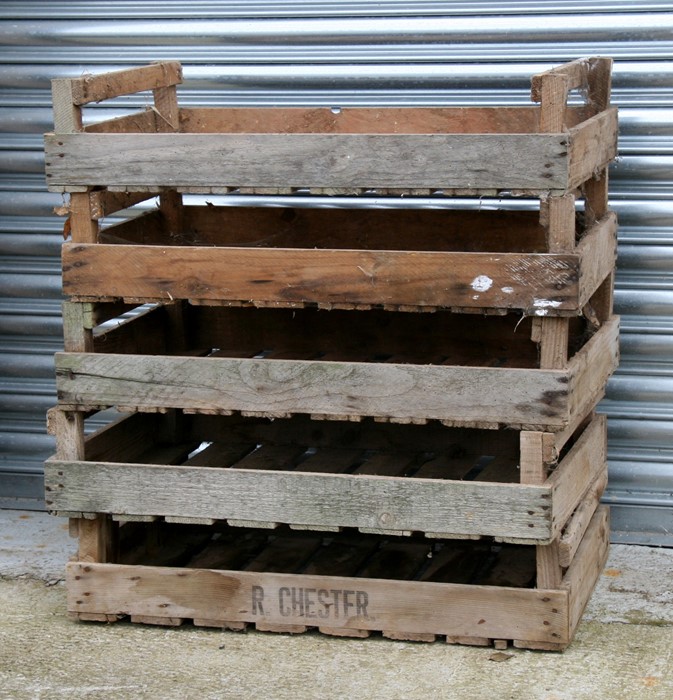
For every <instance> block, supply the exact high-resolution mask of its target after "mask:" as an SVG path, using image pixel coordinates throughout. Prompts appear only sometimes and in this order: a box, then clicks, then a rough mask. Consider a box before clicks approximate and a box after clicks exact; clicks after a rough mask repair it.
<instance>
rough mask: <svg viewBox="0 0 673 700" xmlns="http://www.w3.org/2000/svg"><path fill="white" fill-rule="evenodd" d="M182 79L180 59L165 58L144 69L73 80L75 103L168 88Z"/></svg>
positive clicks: (86, 76) (71, 81)
mask: <svg viewBox="0 0 673 700" xmlns="http://www.w3.org/2000/svg"><path fill="white" fill-rule="evenodd" d="M181 82H182V66H180V64H179V63H178V62H177V61H164V62H162V63H156V64H153V65H150V66H143V67H141V68H129V69H125V70H118V71H111V72H109V73H102V74H99V75H85V76H83V77H82V78H71V79H70V84H71V85H72V94H73V98H72V99H73V104H76V105H84V104H88V103H89V102H101V101H103V100H108V99H110V98H111V97H119V96H121V95H131V94H133V93H135V92H142V91H144V90H154V89H156V88H162V87H168V86H169V85H176V84H178V83H181Z"/></svg>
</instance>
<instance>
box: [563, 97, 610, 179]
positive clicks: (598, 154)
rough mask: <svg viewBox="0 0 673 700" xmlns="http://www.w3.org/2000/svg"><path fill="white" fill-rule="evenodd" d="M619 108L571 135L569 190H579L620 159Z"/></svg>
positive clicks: (588, 122) (599, 116) (576, 129)
mask: <svg viewBox="0 0 673 700" xmlns="http://www.w3.org/2000/svg"><path fill="white" fill-rule="evenodd" d="M617 133H618V124H617V108H616V107H611V108H610V109H608V110H606V111H604V112H601V113H599V114H597V115H596V116H595V117H592V118H591V119H588V120H587V121H586V122H584V123H583V124H581V125H580V126H577V127H573V128H572V129H570V131H569V132H568V137H569V140H570V141H569V148H568V155H569V158H570V165H569V168H570V171H569V180H568V189H574V188H575V187H579V185H581V184H582V183H583V182H586V181H587V180H589V179H591V178H592V177H593V176H594V173H595V172H597V171H600V170H601V169H603V168H604V167H606V166H607V165H608V163H610V162H611V161H612V160H614V159H615V158H616V157H617Z"/></svg>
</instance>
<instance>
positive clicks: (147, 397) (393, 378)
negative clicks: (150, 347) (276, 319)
mask: <svg viewBox="0 0 673 700" xmlns="http://www.w3.org/2000/svg"><path fill="white" fill-rule="evenodd" d="M56 373H57V386H58V392H59V401H60V402H61V404H62V405H63V406H64V407H69V406H77V407H84V406H101V407H102V406H117V405H122V406H137V407H139V408H143V407H147V408H149V407H166V408H170V407H176V408H189V409H195V410H199V409H210V410H213V409H214V410H234V411H248V412H253V411H255V412H260V413H268V412H274V413H279V412H280V413H310V414H323V415H325V416H333V415H351V414H357V415H363V416H389V417H394V418H415V417H418V416H423V417H424V418H426V419H428V418H431V419H432V418H435V419H438V420H455V421H469V420H480V421H493V422H501V423H508V424H511V423H519V424H539V425H548V426H550V428H551V429H554V428H555V429H557V430H558V429H562V428H563V426H564V425H565V423H566V422H567V420H568V402H569V398H570V397H569V396H568V385H567V380H568V375H567V373H566V372H563V371H558V372H556V371H540V370H524V369H513V370H502V369H498V368H495V369H492V368H474V367H466V368H464V367H450V366H432V365H429V366H416V365H398V364H392V363H389V364H380V363H349V362H326V361H317V362H311V361H302V360H254V359H250V360H248V359H244V360H239V359H227V358H218V357H214V358H191V357H190V358H185V357H167V356H128V355H119V354H105V355H95V354H78V353H59V354H57V356H56ZM577 390H578V391H580V389H579V388H578V389H577Z"/></svg>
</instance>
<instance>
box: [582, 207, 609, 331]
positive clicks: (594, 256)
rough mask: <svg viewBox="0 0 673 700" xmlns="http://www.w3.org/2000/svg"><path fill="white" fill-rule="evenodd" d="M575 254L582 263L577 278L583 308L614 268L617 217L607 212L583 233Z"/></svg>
mask: <svg viewBox="0 0 673 700" xmlns="http://www.w3.org/2000/svg"><path fill="white" fill-rule="evenodd" d="M577 253H578V255H579V256H580V260H581V261H582V262H581V264H580V278H579V305H580V307H583V306H584V305H585V304H586V303H587V302H588V301H589V300H590V299H591V297H592V296H593V295H594V293H595V292H596V290H597V289H598V288H599V287H600V285H601V284H602V283H603V281H604V280H605V279H606V278H607V277H608V276H609V275H610V274H611V273H612V272H613V270H614V268H615V261H616V259H617V216H616V215H615V214H614V213H613V212H608V213H607V214H606V216H605V217H604V218H602V219H601V220H600V221H598V222H597V223H596V224H595V225H594V226H592V227H591V228H590V229H589V230H588V231H587V232H586V233H585V235H584V236H583V237H582V239H581V240H580V242H579V245H578V246H577ZM601 320H606V319H605V318H603V319H601Z"/></svg>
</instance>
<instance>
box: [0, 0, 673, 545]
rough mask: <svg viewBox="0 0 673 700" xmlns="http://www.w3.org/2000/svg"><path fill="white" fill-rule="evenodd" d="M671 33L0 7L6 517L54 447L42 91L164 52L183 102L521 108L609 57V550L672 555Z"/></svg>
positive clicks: (413, 6) (285, 8) (568, 15)
mask: <svg viewBox="0 0 673 700" xmlns="http://www.w3.org/2000/svg"><path fill="white" fill-rule="evenodd" d="M672 30H673V2H667V1H661V0H659V1H657V0H653V1H650V2H647V1H642V2H633V1H632V0H612V1H611V2H609V3H608V2H601V1H600V0H586V1H582V2H580V1H579V0H565V1H554V2H548V1H545V0H536V1H535V2H532V1H530V0H519V1H518V2H513V1H511V2H508V1H506V0H503V1H501V2H491V1H490V0H482V1H480V2H458V1H446V2H421V1H417V2H415V1H414V0H404V1H402V0H383V1H382V2H377V3H369V2H359V1H357V0H352V1H350V2H343V3H334V2H328V1H327V0H316V1H313V2H308V1H305V2H299V1H295V2H290V1H283V0H276V1H273V0H269V1H266V2H263V1H261V0H260V1H256V2H250V3H238V2H227V1H225V0H204V1H202V2H195V3H184V2H176V1H174V0H165V1H164V2H162V3H161V4H157V3H153V2H152V3H150V2H142V1H134V2H131V1H127V0H120V1H118V2H116V3H114V4H109V3H102V2H88V1H84V0H73V1H71V2H68V3H65V2H46V1H42V0H37V1H33V2H11V1H9V2H4V3H2V7H1V8H0V32H1V35H2V38H1V40H0V41H1V43H2V45H3V46H2V53H3V57H4V61H3V65H2V68H0V71H1V74H0V95H1V100H0V149H1V150H2V160H0V271H1V274H0V335H1V337H2V340H1V345H0V348H1V352H0V358H1V359H0V397H1V398H0V446H1V450H0V454H1V457H0V506H8V507H16V506H18V505H20V506H23V507H40V500H39V499H40V498H41V491H42V483H41V473H42V466H41V463H42V460H43V459H44V458H45V457H46V456H47V455H48V454H49V452H50V450H51V449H52V443H51V439H50V438H49V437H48V436H47V435H46V433H45V429H44V413H45V411H46V409H47V408H49V407H50V406H51V405H53V403H54V402H55V396H54V383H53V379H52V375H53V370H52V361H51V357H52V354H53V352H54V351H55V350H56V349H58V348H59V347H60V344H61V340H60V333H61V324H60V280H59V257H58V255H59V246H60V241H61V233H60V222H59V221H58V219H57V218H56V217H55V216H54V215H53V214H52V209H53V207H55V206H58V205H60V204H61V199H60V197H58V196H55V195H52V194H50V193H48V192H47V191H46V188H45V185H44V177H43V174H42V173H43V157H42V150H41V149H42V133H43V132H44V131H47V130H48V129H50V128H51V123H52V122H51V105H50V92H49V80H50V78H53V77H67V76H76V75H80V74H81V73H82V72H84V71H87V70H90V71H102V70H112V69H116V68H119V67H123V66H130V65H138V64H141V63H144V62H147V61H151V60H159V59H177V60H180V61H181V62H182V63H183V65H184V69H185V70H184V72H185V79H186V80H185V84H184V85H183V86H182V88H181V99H182V100H183V102H185V103H187V104H192V105H197V104H199V105H269V104H285V105H318V104H319V105H329V106H347V105H372V104H385V105H391V104H396V105H450V104H517V103H519V104H520V103H523V102H526V101H527V99H528V78H529V76H530V75H531V74H532V73H535V72H537V71H540V70H544V69H546V68H548V67H550V65H551V64H554V63H559V62H561V61H565V60H570V59H573V58H577V57H580V56H584V55H592V54H593V55H595V54H600V55H608V56H612V57H614V58H615V60H616V64H615V75H614V92H613V101H614V103H615V104H616V105H618V106H619V108H620V120H621V133H620V159H619V161H618V163H617V164H616V165H615V166H614V167H613V169H612V172H611V178H612V186H611V193H612V195H611V200H612V201H611V204H612V207H613V208H614V209H615V210H616V211H617V212H618V214H619V217H620V251H619V252H620V257H619V263H618V266H619V271H618V276H617V291H616V304H617V311H618V312H619V313H620V314H621V315H622V364H621V367H620V369H619V372H618V373H617V375H616V376H615V377H614V378H613V380H612V381H611V383H610V386H609V392H608V397H607V399H606V400H605V401H604V403H603V409H604V410H605V411H606V412H607V413H608V416H609V426H610V486H609V489H608V492H607V494H606V500H607V501H609V502H610V503H611V504H612V505H613V506H614V508H613V529H614V532H613V539H615V540H619V541H631V542H640V543H658V544H668V545H672V544H673V534H671V533H673V440H672V437H673V352H672V350H673V196H672V195H673V167H672V166H673V62H671V59H672V58H673V42H672V41H671V37H672V36H673V31H672ZM130 104H132V100H127V101H126V102H125V103H123V104H122V105H121V106H120V107H119V108H118V109H122V108H123V107H124V106H127V105H130ZM134 106H135V105H134ZM113 111H114V110H113V109H111V110H110V115H112V112H113ZM357 203H358V204H359V205H362V206H366V205H368V203H367V202H366V201H364V200H359V201H358V202H357ZM418 204H419V205H421V206H422V205H423V202H422V201H419V203H418ZM426 204H427V203H426ZM369 205H371V203H369ZM517 206H526V203H525V202H518V203H517Z"/></svg>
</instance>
